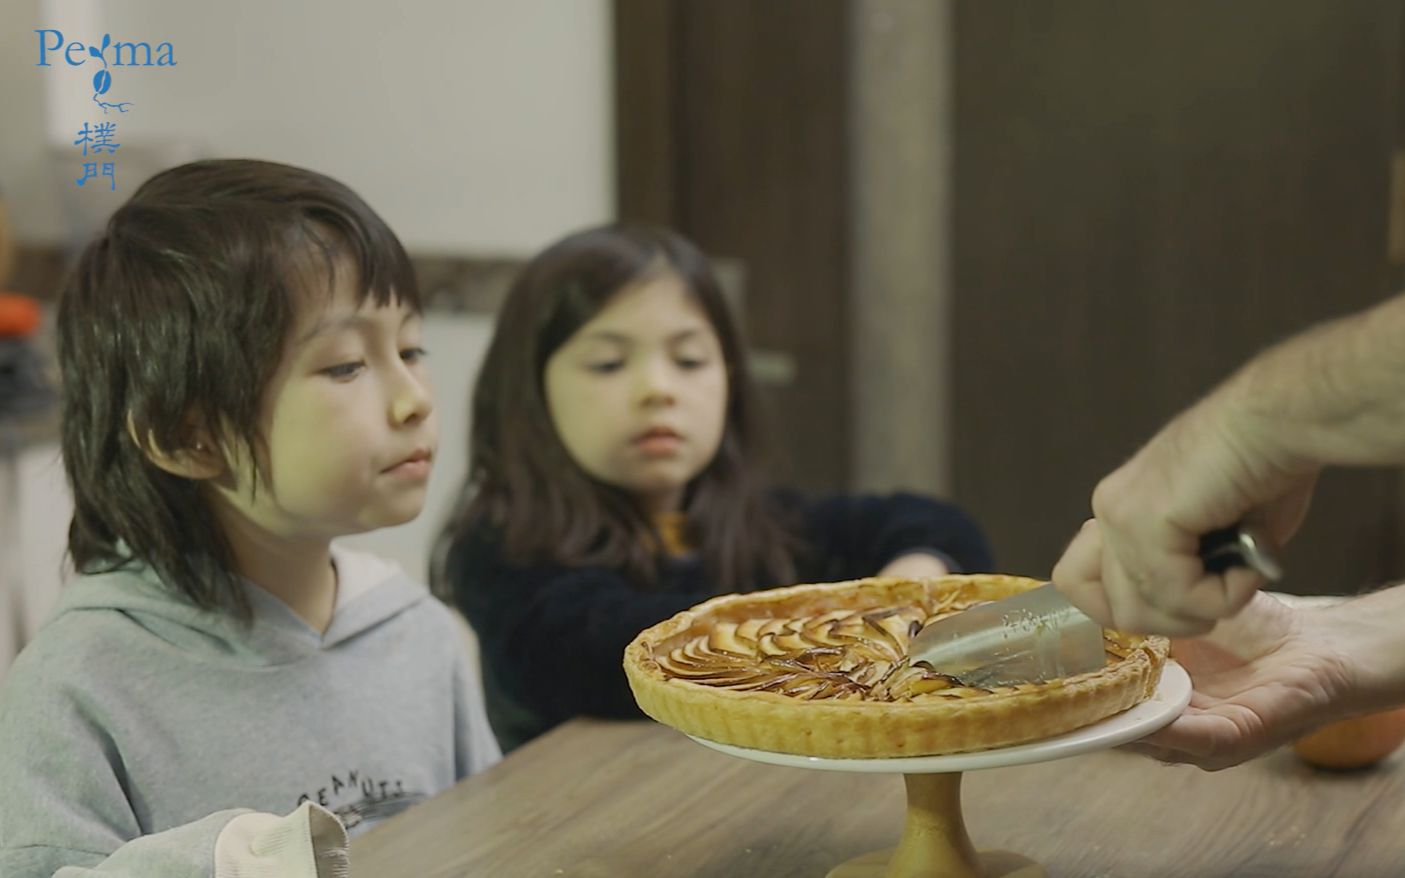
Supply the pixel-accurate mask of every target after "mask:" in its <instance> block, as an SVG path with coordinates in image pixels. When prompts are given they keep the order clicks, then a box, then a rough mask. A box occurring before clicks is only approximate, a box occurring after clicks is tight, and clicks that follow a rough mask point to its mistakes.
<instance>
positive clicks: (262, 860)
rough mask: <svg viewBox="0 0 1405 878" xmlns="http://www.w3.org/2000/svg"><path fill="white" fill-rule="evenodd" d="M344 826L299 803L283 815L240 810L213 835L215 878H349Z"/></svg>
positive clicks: (314, 807) (325, 813) (323, 812)
mask: <svg viewBox="0 0 1405 878" xmlns="http://www.w3.org/2000/svg"><path fill="white" fill-rule="evenodd" d="M350 875H351V865H350V859H349V847H348V845H347V840H346V830H345V829H344V828H343V827H342V825H341V822H340V821H339V820H337V818H336V816H335V815H334V814H332V812H330V811H328V810H327V809H325V808H321V807H319V806H317V805H314V804H312V803H311V802H304V803H303V804H302V805H300V806H299V807H298V809H297V810H296V811H294V812H293V813H291V814H289V815H287V816H286V817H277V816H275V815H273V814H263V813H250V814H242V815H240V816H238V817H236V818H234V819H233V820H231V821H229V823H228V824H226V825H225V827H224V829H223V830H222V831H221V832H220V834H219V837H218V838H217V839H215V878H350Z"/></svg>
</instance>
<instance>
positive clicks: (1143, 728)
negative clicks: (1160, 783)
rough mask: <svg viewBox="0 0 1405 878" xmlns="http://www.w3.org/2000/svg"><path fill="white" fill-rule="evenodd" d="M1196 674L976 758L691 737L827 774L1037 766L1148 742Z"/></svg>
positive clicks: (1183, 700)
mask: <svg viewBox="0 0 1405 878" xmlns="http://www.w3.org/2000/svg"><path fill="white" fill-rule="evenodd" d="M1190 692H1191V683H1190V675H1189V674H1187V673H1186V672H1185V669H1184V668H1182V667H1181V666H1180V665H1179V664H1177V663H1175V662H1173V661H1167V662H1166V664H1165V666H1164V667H1163V668H1162V671H1161V680H1160V681H1159V682H1158V683H1157V686H1156V691H1155V692H1154V693H1152V696H1151V697H1150V698H1148V699H1147V700H1146V701H1143V702H1142V703H1141V704H1138V705H1137V706H1136V707H1133V708H1132V709H1131V710H1126V711H1123V712H1122V713H1119V714H1117V715H1116V716H1110V717H1108V718H1107V719H1105V720H1102V721H1100V722H1096V723H1093V724H1092V725H1091V726H1084V727H1083V728H1081V729H1074V730H1073V731H1071V732H1066V733H1064V734H1062V735H1058V736H1056V737H1053V738H1045V739H1043V740H1042V741H1032V742H1030V743H1028V744H1016V745H1014V746H1012V747H1001V748H999V749H997V750H979V751H977V752H974V753H950V754H947V755H943V756H902V757H897V758H894V759H825V758H823V757H820V756H797V755H796V754H794V753H776V752H773V751H770V750H755V749H752V748H750V747H737V746H734V745H732V744H721V743H718V742H717V741H709V740H706V739H705V738H697V737H693V736H692V735H689V736H688V737H690V738H693V740H694V741H697V742H698V743H699V744H702V745H703V746H704V747H711V748H712V749H713V750H719V751H721V752H723V753H726V754H728V755H731V756H737V757H740V758H742V759H751V760H753V761H756V762H765V763H768V764H770V765H784V766H788V767H791V768H817V769H822V770H825V771H863V772H871V773H888V774H892V773H897V774H941V773H944V772H951V771H974V770H977V769H981V768H1002V767H1004V766H1008V765H1025V764H1028V763H1031V762H1048V761H1049V760H1051V759H1062V758H1064V757H1066V756H1077V755H1079V754H1080V753H1090V752H1092V751H1094V750H1104V749H1107V748H1108V747H1116V746H1118V745H1119V744H1126V743H1127V742H1129V741H1135V740H1137V739H1138V738H1144V737H1146V736H1147V735H1149V734H1151V733H1152V732H1154V731H1156V730H1157V729H1160V728H1163V727H1165V726H1167V725H1170V723H1171V721H1172V720H1174V719H1175V718H1176V717H1178V716H1180V715H1181V711H1183V710H1185V706H1186V705H1187V704H1189V703H1190Z"/></svg>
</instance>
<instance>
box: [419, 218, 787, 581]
mask: <svg viewBox="0 0 1405 878" xmlns="http://www.w3.org/2000/svg"><path fill="white" fill-rule="evenodd" d="M661 271H671V272H673V273H675V274H677V275H678V277H679V278H681V279H682V280H683V282H684V285H685V286H686V287H687V289H688V291H689V292H690V293H691V295H692V296H693V297H694V298H695V299H696V301H697V302H698V304H699V305H700V306H701V307H702V310H703V312H704V313H705V314H706V316H707V319H708V321H709V322H710V323H711V324H712V328H713V330H714V331H715V332H716V333H717V338H718V340H719V341H720V342H721V347H722V355H723V359H724V361H725V363H726V367H727V371H728V382H727V384H728V388H729V393H728V400H727V409H726V426H725V428H724V431H723V434H722V441H721V444H720V446H719V448H718V450H717V454H716V455H715V456H714V458H713V459H712V461H711V462H710V463H709V464H708V465H707V467H706V468H705V469H704V470H703V471H702V472H701V473H700V474H698V475H697V476H696V477H695V478H694V479H693V482H692V483H691V484H690V485H689V487H688V490H687V492H686V496H685V500H684V504H685V509H684V511H685V513H686V516H687V533H688V535H689V537H690V539H691V540H692V541H693V543H694V544H695V545H696V546H697V547H698V549H699V551H700V553H701V556H702V559H703V562H704V564H705V567H706V570H707V572H708V575H709V577H710V578H711V580H712V582H713V583H714V588H715V590H716V591H717V592H718V593H721V592H726V591H746V590H750V589H751V588H754V587H756V585H757V584H758V580H759V579H760V578H766V579H769V580H770V581H772V582H789V581H791V579H792V578H793V576H794V561H793V558H792V546H793V542H794V541H793V538H792V537H791V535H790V532H789V530H788V528H787V527H786V526H785V525H784V524H783V523H782V522H781V521H780V519H779V516H778V513H777V512H776V511H775V510H774V509H773V508H772V506H771V504H770V503H769V501H768V498H767V494H766V492H765V490H764V485H763V483H762V478H761V475H760V473H759V471H758V470H759V464H758V452H759V449H758V441H759V436H758V425H757V411H756V399H755V390H754V388H753V387H752V384H751V378H750V374H749V371H748V368H747V362H746V352H745V349H744V348H743V346H742V343H741V339H740V336H739V333H738V332H737V329H736V327H735V325H734V324H733V321H732V318H731V315H730V313H729V312H728V309H727V304H726V301H725V299H724V298H723V295H722V291H721V288H720V286H719V285H718V282H717V279H716V276H715V275H714V274H713V271H712V268H711V266H710V265H709V264H708V262H707V259H706V258H705V257H704V256H703V254H702V253H700V252H699V251H698V249H697V248H696V247H694V246H693V245H692V244H691V243H689V242H688V241H686V240H684V239H683V238H682V237H680V236H679V235H677V234H675V233H673V232H670V231H668V230H666V229H661V228H654V227H649V226H640V225H611V226H604V227H599V228H593V229H588V230H585V231H582V232H578V233H576V234H573V235H570V236H569V237H567V238H565V239H563V240H561V241H559V242H557V243H556V244H553V245H552V246H551V247H549V248H547V249H546V250H545V251H543V252H542V253H540V254H539V255H538V256H537V257H536V258H534V259H532V260H531V262H529V263H528V264H527V266H526V267H525V268H524V269H523V271H522V273H521V274H520V275H519V276H518V278H517V279H516V281H515V282H514V284H513V285H512V288H511V290H510V291H509V293H508V296H507V299H506V301H505V303H504V304H503V307H502V310H501V313H500V314H499V315H498V321H497V331H496V332H495V333H494V335H493V340H492V343H491V344H490V345H489V347H488V352H487V355H486V358H485V359H484V362H483V366H482V371H481V372H480V373H479V376H478V383H477V386H476V388H475V390H474V394H473V405H472V412H473V427H472V435H471V437H470V440H469V443H470V444H469V473H468V478H467V480H466V482H465V485H464V493H463V496H462V497H461V500H460V504H459V508H458V512H456V513H455V515H454V517H453V518H452V519H451V521H450V522H449V524H448V526H447V528H446V532H445V538H446V540H447V539H454V538H457V537H460V536H462V535H464V534H466V533H468V532H469V531H472V530H474V529H478V528H490V529H492V530H493V531H494V532H495V535H496V536H497V538H498V539H500V540H501V544H502V546H503V553H504V557H505V559H506V560H508V561H509V562H510V563H516V564H524V565H525V564H543V563H548V564H559V565H562V566H566V567H605V568H609V569H612V570H619V571H623V572H624V573H625V574H626V575H627V576H628V577H629V578H630V579H631V580H632V581H634V582H635V583H636V584H638V585H640V586H642V587H648V586H650V585H652V584H654V583H655V581H656V578H657V572H658V562H659V557H660V553H661V545H660V542H659V538H658V535H657V534H656V533H655V531H654V529H653V527H652V526H651V525H650V523H649V522H648V521H647V520H646V518H645V517H644V515H643V514H642V513H641V511H640V510H639V508H638V506H637V505H636V504H635V503H634V501H633V500H632V499H631V498H630V496H629V495H628V494H627V493H626V492H625V491H624V490H622V489H619V488H616V487H613V486H610V485H606V484H604V483H602V482H600V481H597V480H595V479H593V478H591V477H590V476H589V475H588V474H587V473H585V472H584V471H583V470H582V469H581V468H580V467H579V466H578V465H577V464H576V463H575V462H574V461H573V460H572V459H571V457H570V456H569V454H568V453H567V451H566V448H565V446H564V445H562V443H561V439H560V437H559V436H558V435H557V432H556V428H555V426H554V425H553V423H552V420H551V415H550V413H549V411H548V409H547V404H546V398H545V392H544V389H543V378H542V376H543V372H544V371H545V368H546V363H547V360H548V359H549V358H550V357H551V355H552V354H553V353H554V352H555V351H556V350H557V348H559V347H561V345H562V344H564V343H565V342H566V340H567V339H569V338H570V337H571V336H572V335H573V334H575V332H576V331H577V330H578V329H580V327H581V326H582V325H583V324H585V323H586V322H587V321H589V320H590V319H591V318H592V317H594V316H595V314H597V313H598V312H599V311H600V310H601V309H602V308H603V307H604V306H605V304H606V303H607V302H608V301H609V300H610V299H611V297H613V296H614V295H615V294H616V293H617V292H619V291H620V290H621V289H623V288H624V287H626V286H628V285H630V284H632V283H635V282H637V281H640V280H642V279H645V278H647V277H648V276H649V275H650V274H653V273H656V272H661ZM441 542H443V541H441ZM437 586H438V587H439V588H440V589H441V590H442V589H443V588H444V587H445V586H444V583H442V582H439V583H437Z"/></svg>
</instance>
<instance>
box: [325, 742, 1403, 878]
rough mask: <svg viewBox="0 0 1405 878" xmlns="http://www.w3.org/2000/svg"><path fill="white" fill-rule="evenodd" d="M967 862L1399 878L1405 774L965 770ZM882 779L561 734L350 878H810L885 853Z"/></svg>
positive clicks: (1198, 874) (1053, 868)
mask: <svg viewBox="0 0 1405 878" xmlns="http://www.w3.org/2000/svg"><path fill="white" fill-rule="evenodd" d="M963 801H964V809H965V816H966V825H967V828H968V830H969V832H970V835H971V838H972V840H973V841H974V842H975V845H976V847H978V848H999V849H1003V850H1007V851H1013V852H1016V853H1019V854H1023V855H1025V856H1028V857H1031V858H1032V859H1034V860H1035V861H1037V862H1039V863H1042V864H1043V865H1044V866H1045V868H1047V869H1048V872H1049V875H1050V876H1070V878H1072V876H1078V878H1091V876H1098V878H1104V876H1136V878H1149V876H1184V878H1230V876H1234V878H1270V876H1272V878H1294V876H1311V878H1327V876H1350V878H1377V876H1380V878H1385V876H1398V875H1402V874H1405V832H1402V831H1401V829H1402V826H1405V816H1402V815H1405V765H1402V760H1401V757H1400V756H1399V754H1397V755H1396V756H1395V757H1393V758H1392V759H1390V760H1388V761H1386V762H1385V763H1382V764H1381V765H1380V766H1378V767H1377V768H1376V769H1374V770H1371V771H1367V772H1363V773H1356V774H1331V773H1325V772H1319V771H1315V770H1313V769H1310V768H1308V767H1306V766H1304V765H1303V764H1302V763H1300V762H1298V761H1297V760H1296V759H1295V758H1294V757H1293V756H1292V755H1291V754H1289V753H1287V752H1282V751H1281V752H1277V753H1274V754H1271V755H1269V756H1267V757H1264V758H1262V759H1260V760H1257V761H1255V762H1252V763H1249V764H1247V765H1244V766H1240V767H1239V768H1235V769H1231V770H1229V771H1223V772H1218V773H1214V774H1210V773H1205V772H1201V771H1199V770H1197V769H1194V768H1188V767H1184V766H1176V767H1172V766H1164V765H1160V764H1158V763H1155V762H1152V761H1150V760H1147V759H1144V758H1142V757H1138V756H1134V755H1131V754H1128V753H1122V752H1117V751H1108V752H1102V753H1096V754H1091V755H1086V756H1078V757H1074V758H1071V759H1064V760H1059V761H1055V762H1047V763H1042V764H1039V765H1030V766H1020V767H1015V768H1000V769H993V770H988V771H978V772H970V773H968V774H967V775H966V777H965V780H964V797H963ZM903 813H904V799H903V783H902V780H901V778H899V777H898V776H896V775H882V774H875V775H868V774H848V773H839V772H826V771H811V770H806V769H798V768H778V767H773V766H767V765H760V764H757V763H752V762H747V761H743V760H740V759H736V758H733V757H730V756H726V755H723V754H721V753H716V752H713V751H712V750H708V749H706V748H704V747H702V746H699V745H698V744H695V743H694V742H692V741H690V740H688V739H687V738H685V737H684V736H683V735H681V734H679V733H678V732H675V731H673V730H671V729H668V728H665V727H663V726H659V725H655V724H653V723H644V722H638V723H629V722H625V723H609V722H602V721H595V720H576V721H573V722H571V723H568V724H567V725H565V726H562V727H560V728H558V729H557V730H555V731H554V732H552V733H550V734H548V735H546V736H544V737H542V738H539V739H537V740H536V741H534V742H532V743H531V744H529V745H527V746H526V747H523V748H522V749H520V750H518V751H516V752H515V753H513V754H512V756H511V757H510V758H508V759H507V760H506V761H504V762H503V763H501V764H500V765H498V766H496V767H494V768H493V769H491V770H489V771H487V772H484V773H483V774H481V775H478V776H475V777H473V778H470V779H468V780H466V781H464V782H463V783H461V784H460V785H458V786H457V787H455V788H454V789H453V790H450V791H448V792H446V793H444V794H442V795H440V796H438V797H437V798H435V799H433V800H431V801H430V802H428V803H426V804H424V805H421V806H419V807H417V808H414V809H412V810H410V811H408V812H406V813H405V814H402V815H400V816H398V817H396V818H394V819H392V820H390V821H387V822H386V823H384V824H382V825H380V826H377V827H375V828H374V829H372V830H370V831H369V832H367V833H366V834H365V835H363V836H362V837H360V838H358V839H356V840H355V841H354V842H353V844H352V863H353V872H354V874H355V876H356V878H372V876H375V878H379V876H416V878H451V876H452V878H458V876H494V878H500V876H501V878H516V876H524V878H525V876H547V878H552V876H577V878H605V876H612V878H613V876H697V878H704V876H707V878H741V876H765V878H791V876H794V878H821V876H823V875H825V873H826V872H827V871H828V870H829V869H830V868H832V867H833V866H835V865H838V864H839V863H841V862H843V861H845V860H848V859H850V858H852V857H855V856H858V855H860V854H863V853H865V852H868V851H871V850H876V849H879V848H884V847H891V846H892V845H894V844H895V843H896V842H897V840H898V836H899V834H900V833H901V830H902V825H903Z"/></svg>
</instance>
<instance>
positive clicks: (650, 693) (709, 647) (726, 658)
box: [624, 575, 1169, 758]
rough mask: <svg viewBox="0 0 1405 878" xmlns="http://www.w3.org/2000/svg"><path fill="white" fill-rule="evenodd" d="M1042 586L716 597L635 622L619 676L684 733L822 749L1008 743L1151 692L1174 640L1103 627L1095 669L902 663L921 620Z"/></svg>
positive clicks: (921, 750)
mask: <svg viewBox="0 0 1405 878" xmlns="http://www.w3.org/2000/svg"><path fill="white" fill-rule="evenodd" d="M1039 584H1040V583H1039V582H1038V581H1036V580H1033V579H1026V578H1023V577H1015V576H1001V575H970V576H946V577H941V578H939V579H929V580H911V579H892V578H890V579H861V580H856V581H853V582H839V583H828V584H819V585H796V586H790V587H787V588H778V589H772V590H769V591H759V592H751V593H747V594H730V595H723V596H721V597H715V598H712V599H711V600H708V601H706V602H704V603H701V604H699V605H698V606H696V607H694V608H693V609H691V610H687V611H685V612H682V613H679V614H678V615H676V616H674V617H673V618H671V619H668V620H666V621H663V622H660V623H659V624H657V625H654V626H653V627H651V628H648V629H646V630H645V631H643V632H641V633H640V634H639V636H638V637H636V638H635V639H634V641H633V642H632V643H630V645H629V647H628V648H627V649H626V650H625V656H624V668H625V673H626V675H627V676H628V678H629V684H630V687H631V689H632V690H633V692H634V698H635V700H636V701H638V703H639V706H640V707H641V708H642V709H643V710H644V712H645V713H647V714H648V715H649V716H651V717H653V718H654V719H656V720H658V721H659V722H661V723H664V724H666V725H670V726H673V727H674V728H677V729H679V730H681V731H683V732H686V733H687V734H690V735H696V736H698V737H701V738H707V739H709V740H713V741H719V742H721V743H724V744H733V745H737V746H742V747H754V748H757V749H762V750H774V751H779V752H784V753H796V754H802V755H808V756H823V757H830V758H890V757H900V756H923V755H935V754H941V753H961V752H967V751H972V750H984V749H989V748H993V747H1004V746H1008V745H1012V744H1019V743H1023V742H1026V741H1034V740H1038V739H1041V738H1047V737H1050V736H1052V735H1057V734H1061V733H1063V732H1067V731H1071V730H1073V729H1077V728H1080V727H1082V726H1085V725H1089V724H1091V723H1094V722H1097V721H1098V720H1101V719H1104V718H1105V717H1109V716H1112V715H1113V714H1116V713H1120V712H1121V711H1124V710H1127V709H1128V708H1130V707H1132V706H1133V705H1135V704H1137V703H1139V702H1141V701H1143V700H1145V699H1146V698H1148V697H1149V696H1150V695H1151V694H1152V692H1153V691H1154V690H1155V688H1156V685H1157V682H1158V681H1159V680H1160V677H1161V668H1162V665H1163V664H1164V663H1165V660H1166V656H1167V652H1168V650H1169V644H1168V642H1167V641H1166V639H1165V638H1161V637H1142V636H1138V635H1128V634H1122V633H1119V632H1116V631H1109V630H1104V632H1103V642H1104V644H1105V645H1106V647H1107V661H1106V663H1105V665H1104V666H1103V667H1102V668H1101V669H1099V670H1097V671H1093V672H1091V673H1087V674H1080V675H1078V676H1073V677H1065V678H1061V679H1057V680H1049V681H1045V682H1042V683H1029V684H1020V685H1016V686H1001V687H997V688H993V689H982V688H975V687H972V686H967V685H966V684H964V683H963V682H962V681H961V680H960V679H958V678H956V677H952V676H949V675H947V674H943V673H942V672H941V669H940V668H936V669H932V668H929V667H928V666H926V665H925V664H913V663H910V662H909V661H908V656H907V646H908V643H909V642H910V641H911V639H912V637H913V636H915V635H916V633H917V632H918V631H920V630H922V628H923V627H924V626H926V625H928V624H931V623H932V622H934V621H936V620H937V619H940V618H943V617H945V616H948V615H950V614H952V613H959V612H961V611H962V610H965V609H967V608H969V607H972V606H975V605H977V604H981V603H985V602H987V601H992V600H998V599H1000V598H1003V597H1008V596H1010V595H1013V594H1017V593H1018V592H1021V591H1024V590H1027V589H1030V588H1034V587H1036V586H1038V585H1039Z"/></svg>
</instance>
